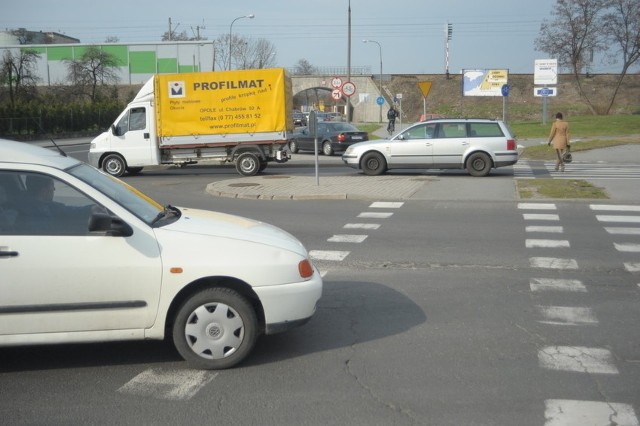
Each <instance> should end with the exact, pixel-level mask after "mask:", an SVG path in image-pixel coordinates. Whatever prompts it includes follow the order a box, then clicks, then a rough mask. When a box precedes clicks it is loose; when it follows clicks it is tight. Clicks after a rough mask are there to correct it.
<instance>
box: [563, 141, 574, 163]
mask: <svg viewBox="0 0 640 426" xmlns="http://www.w3.org/2000/svg"><path fill="white" fill-rule="evenodd" d="M562 161H563V162H565V163H570V162H572V161H573V156H572V155H571V145H567V150H566V151H565V152H564V154H562Z"/></svg>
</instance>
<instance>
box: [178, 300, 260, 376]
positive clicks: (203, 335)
mask: <svg viewBox="0 0 640 426" xmlns="http://www.w3.org/2000/svg"><path fill="white" fill-rule="evenodd" d="M257 331H258V322H257V319H256V314H255V311H254V309H253V307H252V306H251V304H250V303H249V302H248V301H247V300H246V299H245V298H244V297H242V296H241V295H240V294H238V293H237V292H235V291H233V290H230V289H228V288H210V289H206V290H203V291H201V292H199V293H196V294H194V295H193V296H191V297H190V298H189V299H187V300H186V301H185V302H184V303H183V304H182V306H181V307H180V309H179V310H178V314H177V315H176V319H175V322H174V325H173V342H174V345H175V347H176V349H177V350H178V352H179V353H180V355H182V357H183V358H184V359H185V360H186V361H187V362H188V363H189V364H191V365H192V366H194V367H196V368H201V369H206V370H213V369H224V368H229V367H233V366H234V365H236V364H238V363H239V362H241V361H242V360H243V359H244V358H245V357H246V356H247V355H249V353H250V352H251V350H252V349H253V346H254V344H255V341H256V338H257Z"/></svg>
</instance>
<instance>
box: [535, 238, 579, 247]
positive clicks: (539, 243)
mask: <svg viewBox="0 0 640 426" xmlns="http://www.w3.org/2000/svg"><path fill="white" fill-rule="evenodd" d="M524 245H525V247H526V248H534V247H545V248H559V247H569V241H568V240H536V239H530V238H529V239H526V240H525V242H524Z"/></svg>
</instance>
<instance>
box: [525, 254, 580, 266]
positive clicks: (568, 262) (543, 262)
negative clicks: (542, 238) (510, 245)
mask: <svg viewBox="0 0 640 426" xmlns="http://www.w3.org/2000/svg"><path fill="white" fill-rule="evenodd" d="M529 264H530V265H531V267H532V268H542V269H578V262H577V261H576V260H575V259H562V258H559V257H531V258H529Z"/></svg>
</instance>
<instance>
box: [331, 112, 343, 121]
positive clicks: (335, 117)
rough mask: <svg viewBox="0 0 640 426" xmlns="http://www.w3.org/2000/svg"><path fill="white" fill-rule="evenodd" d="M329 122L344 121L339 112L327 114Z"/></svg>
mask: <svg viewBox="0 0 640 426" xmlns="http://www.w3.org/2000/svg"><path fill="white" fill-rule="evenodd" d="M327 115H328V117H329V121H345V119H344V116H343V115H342V114H340V113H339V112H328V113H327Z"/></svg>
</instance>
